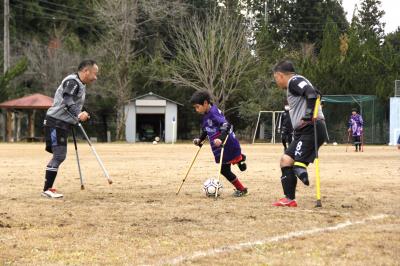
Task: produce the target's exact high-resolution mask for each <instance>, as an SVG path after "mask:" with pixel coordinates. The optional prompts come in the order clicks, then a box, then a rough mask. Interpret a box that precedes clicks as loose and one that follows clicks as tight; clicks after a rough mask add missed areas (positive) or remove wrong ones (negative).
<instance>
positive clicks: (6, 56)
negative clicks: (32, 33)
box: [3, 0, 10, 73]
mask: <svg viewBox="0 0 400 266" xmlns="http://www.w3.org/2000/svg"><path fill="white" fill-rule="evenodd" d="M3 41H4V73H6V72H7V70H8V69H9V68H10V0H4V40H3Z"/></svg>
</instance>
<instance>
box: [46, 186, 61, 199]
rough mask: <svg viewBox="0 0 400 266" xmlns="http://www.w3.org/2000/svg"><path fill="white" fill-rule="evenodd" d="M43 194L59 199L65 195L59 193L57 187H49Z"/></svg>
mask: <svg viewBox="0 0 400 266" xmlns="http://www.w3.org/2000/svg"><path fill="white" fill-rule="evenodd" d="M42 196H43V197H46V198H53V199H59V198H62V197H63V194H61V193H58V192H57V190H56V189H55V188H49V189H48V190H46V191H43V192H42Z"/></svg>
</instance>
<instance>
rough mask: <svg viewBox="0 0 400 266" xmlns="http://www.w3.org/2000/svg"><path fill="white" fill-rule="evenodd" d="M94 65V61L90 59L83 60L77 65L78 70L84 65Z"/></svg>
mask: <svg viewBox="0 0 400 266" xmlns="http://www.w3.org/2000/svg"><path fill="white" fill-rule="evenodd" d="M94 65H96V61H94V60H92V59H86V60H83V61H82V62H81V63H80V64H79V66H78V71H82V70H83V69H84V68H85V67H88V66H94Z"/></svg>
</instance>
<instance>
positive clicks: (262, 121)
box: [252, 111, 283, 144]
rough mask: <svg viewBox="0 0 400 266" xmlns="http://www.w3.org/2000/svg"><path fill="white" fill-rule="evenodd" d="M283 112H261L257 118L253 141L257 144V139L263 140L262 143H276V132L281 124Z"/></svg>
mask: <svg viewBox="0 0 400 266" xmlns="http://www.w3.org/2000/svg"><path fill="white" fill-rule="evenodd" d="M281 113H283V111H259V112H258V117H257V123H256V127H255V129H254V134H253V141H252V143H253V144H255V143H256V137H257V135H258V136H259V139H260V140H262V141H261V143H272V144H275V142H276V130H277V128H278V124H279V118H280V114H281Z"/></svg>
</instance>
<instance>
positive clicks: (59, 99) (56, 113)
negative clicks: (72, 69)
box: [46, 73, 86, 125]
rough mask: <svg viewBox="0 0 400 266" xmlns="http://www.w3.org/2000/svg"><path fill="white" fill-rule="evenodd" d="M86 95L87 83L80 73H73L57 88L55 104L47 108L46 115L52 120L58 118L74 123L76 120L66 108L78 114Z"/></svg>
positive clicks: (73, 113)
mask: <svg viewBox="0 0 400 266" xmlns="http://www.w3.org/2000/svg"><path fill="white" fill-rule="evenodd" d="M85 97H86V85H85V84H83V83H82V81H81V80H80V79H79V76H78V74H76V73H75V74H71V75H69V76H67V77H66V78H64V79H63V81H62V82H61V84H60V86H59V87H58V88H57V91H56V94H55V96H54V102H53V105H52V106H51V107H50V108H49V110H47V113H46V116H47V117H50V120H53V119H55V120H58V121H62V122H65V123H68V124H72V125H74V124H75V123H76V122H75V120H74V119H73V118H72V117H71V116H70V115H69V114H68V113H67V112H66V111H65V108H67V109H68V111H69V112H70V113H71V114H72V115H74V116H76V117H77V116H78V114H79V113H80V112H81V110H82V107H83V103H84V101H85Z"/></svg>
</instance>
